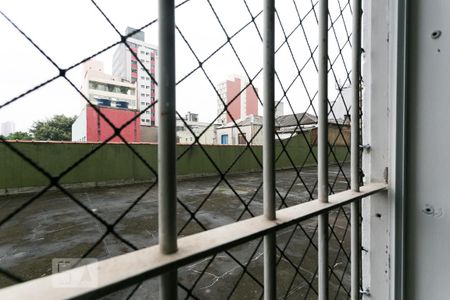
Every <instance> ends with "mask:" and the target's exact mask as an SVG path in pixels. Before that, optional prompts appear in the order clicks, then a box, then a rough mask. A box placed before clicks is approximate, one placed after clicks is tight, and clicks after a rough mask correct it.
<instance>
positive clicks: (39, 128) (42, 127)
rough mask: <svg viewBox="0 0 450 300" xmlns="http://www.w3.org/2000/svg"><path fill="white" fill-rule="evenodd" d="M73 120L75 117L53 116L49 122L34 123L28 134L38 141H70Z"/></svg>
mask: <svg viewBox="0 0 450 300" xmlns="http://www.w3.org/2000/svg"><path fill="white" fill-rule="evenodd" d="M75 120H76V117H66V116H64V115H55V116H53V118H51V119H50V120H46V121H37V122H34V123H33V126H32V127H31V130H30V132H31V133H32V134H33V135H34V139H35V140H38V141H70V140H71V139H72V124H73V122H75Z"/></svg>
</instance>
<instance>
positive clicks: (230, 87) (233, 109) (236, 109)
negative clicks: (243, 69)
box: [225, 78, 241, 123]
mask: <svg viewBox="0 0 450 300" xmlns="http://www.w3.org/2000/svg"><path fill="white" fill-rule="evenodd" d="M226 89H227V99H226V100H225V101H226V103H227V104H228V103H229V102H231V100H233V99H234V97H236V95H237V94H239V92H240V91H241V80H240V79H239V78H235V80H234V81H230V80H227V87H226ZM230 115H231V116H233V119H234V120H238V119H240V118H241V95H239V96H238V97H237V98H236V99H235V100H234V101H233V103H231V104H230V105H229V106H228V114H227V123H229V122H232V121H231V117H230Z"/></svg>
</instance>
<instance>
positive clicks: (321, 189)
mask: <svg viewBox="0 0 450 300" xmlns="http://www.w3.org/2000/svg"><path fill="white" fill-rule="evenodd" d="M318 60H319V61H318V68H319V90H318V99H319V116H318V117H319V118H318V119H319V120H318V121H319V124H318V126H319V128H318V138H317V147H318V198H319V201H320V202H323V203H328V80H327V76H328V0H319V58H318ZM318 223H319V224H318V226H319V230H318V231H319V232H318V234H319V235H318V243H319V249H318V252H319V260H318V265H319V282H318V284H319V299H320V300H326V299H328V213H324V214H322V215H320V216H319V217H318Z"/></svg>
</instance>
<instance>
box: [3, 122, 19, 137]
mask: <svg viewBox="0 0 450 300" xmlns="http://www.w3.org/2000/svg"><path fill="white" fill-rule="evenodd" d="M13 132H16V124H15V123H14V122H12V121H6V122H3V123H2V124H1V125H0V135H3V136H8V135H10V134H11V133H13Z"/></svg>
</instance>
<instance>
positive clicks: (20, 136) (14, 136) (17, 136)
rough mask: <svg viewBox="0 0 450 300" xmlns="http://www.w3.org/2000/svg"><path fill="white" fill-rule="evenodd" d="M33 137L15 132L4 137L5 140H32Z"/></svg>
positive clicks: (26, 133) (21, 132) (22, 132)
mask: <svg viewBox="0 0 450 300" xmlns="http://www.w3.org/2000/svg"><path fill="white" fill-rule="evenodd" d="M32 139H33V136H32V135H31V134H30V133H29V132H24V131H16V132H13V133H11V134H10V135H8V136H7V137H5V140H32Z"/></svg>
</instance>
